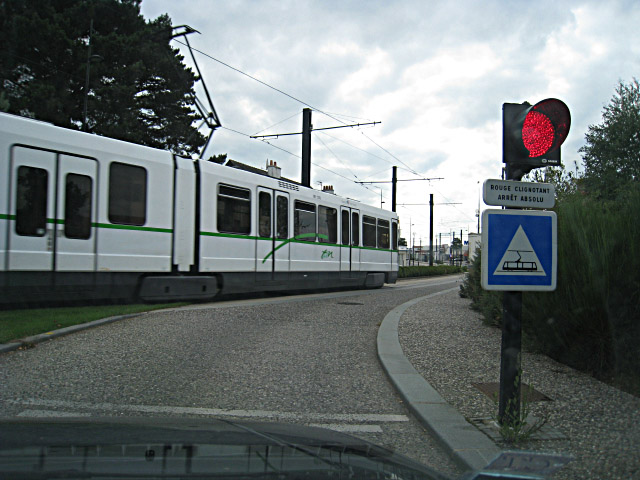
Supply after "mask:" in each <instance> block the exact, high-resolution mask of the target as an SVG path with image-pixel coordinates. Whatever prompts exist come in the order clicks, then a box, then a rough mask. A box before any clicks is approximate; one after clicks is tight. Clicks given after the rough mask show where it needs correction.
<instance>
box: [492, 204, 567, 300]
mask: <svg viewBox="0 0 640 480" xmlns="http://www.w3.org/2000/svg"><path fill="white" fill-rule="evenodd" d="M556 227H557V217H556V214H555V213H554V212H546V211H529V210H485V211H484V212H483V214H482V288H484V289H485V290H513V291H519V290H537V291H552V290H555V289H556V276H557V232H556Z"/></svg>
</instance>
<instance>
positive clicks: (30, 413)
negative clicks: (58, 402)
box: [18, 410, 90, 418]
mask: <svg viewBox="0 0 640 480" xmlns="http://www.w3.org/2000/svg"><path fill="white" fill-rule="evenodd" d="M89 416H90V414H89V413H86V412H82V413H81V412H63V411H60V410H23V411H22V412H20V413H19V414H18V417H28V418H56V417H89Z"/></svg>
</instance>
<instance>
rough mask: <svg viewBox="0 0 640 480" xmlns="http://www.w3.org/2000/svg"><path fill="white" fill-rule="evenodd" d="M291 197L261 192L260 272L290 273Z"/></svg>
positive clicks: (275, 191)
mask: <svg viewBox="0 0 640 480" xmlns="http://www.w3.org/2000/svg"><path fill="white" fill-rule="evenodd" d="M289 216H290V215H289V194H288V193H286V192H280V191H278V190H273V189H269V188H263V187H259V188H258V215H257V217H258V239H257V241H256V271H257V272H288V271H289V250H290V248H289V247H290V245H289Z"/></svg>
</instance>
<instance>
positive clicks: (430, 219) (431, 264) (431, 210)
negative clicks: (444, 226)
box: [429, 193, 433, 267]
mask: <svg viewBox="0 0 640 480" xmlns="http://www.w3.org/2000/svg"><path fill="white" fill-rule="evenodd" d="M429 266H430V267H433V193H430V194H429Z"/></svg>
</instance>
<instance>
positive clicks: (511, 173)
mask: <svg viewBox="0 0 640 480" xmlns="http://www.w3.org/2000/svg"><path fill="white" fill-rule="evenodd" d="M521 171H522V170H521V169H519V168H517V167H515V168H514V166H512V165H510V164H507V165H506V177H507V178H506V179H507V180H517V181H520V180H521V179H522V174H521V173H519V172H521ZM521 350H522V292H511V291H506V292H504V294H503V297H502V345H501V352H500V393H499V405H498V421H499V422H500V424H501V425H502V424H504V423H511V424H513V423H514V422H515V421H517V420H519V419H520V391H521V388H520V386H521V383H522V375H521V372H522V368H521Z"/></svg>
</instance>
